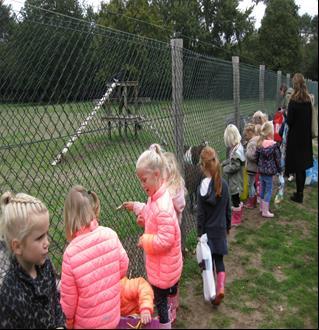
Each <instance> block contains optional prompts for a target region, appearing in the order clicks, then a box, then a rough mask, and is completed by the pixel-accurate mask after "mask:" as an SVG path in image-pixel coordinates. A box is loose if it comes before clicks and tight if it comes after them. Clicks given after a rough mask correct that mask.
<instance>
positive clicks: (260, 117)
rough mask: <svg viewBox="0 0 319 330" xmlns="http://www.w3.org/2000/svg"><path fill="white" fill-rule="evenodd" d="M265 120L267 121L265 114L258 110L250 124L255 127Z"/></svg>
mask: <svg viewBox="0 0 319 330" xmlns="http://www.w3.org/2000/svg"><path fill="white" fill-rule="evenodd" d="M267 120H268V116H267V114H265V113H263V112H261V111H260V110H258V111H256V112H255V113H254V114H253V118H252V123H253V124H255V125H256V124H258V125H262V124H264V123H265V122H266V121H267Z"/></svg>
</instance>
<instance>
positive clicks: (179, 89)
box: [171, 39, 184, 164]
mask: <svg viewBox="0 0 319 330" xmlns="http://www.w3.org/2000/svg"><path fill="white" fill-rule="evenodd" d="M171 48H172V108H173V120H174V138H175V149H176V157H177V160H178V162H179V163H180V164H182V162H183V151H184V131H183V130H184V127H183V126H184V118H183V110H182V103H183V39H171Z"/></svg>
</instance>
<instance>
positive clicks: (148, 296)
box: [121, 276, 154, 324]
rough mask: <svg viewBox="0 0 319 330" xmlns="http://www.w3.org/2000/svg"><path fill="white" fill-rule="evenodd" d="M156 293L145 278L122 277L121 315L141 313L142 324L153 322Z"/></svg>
mask: <svg viewBox="0 0 319 330" xmlns="http://www.w3.org/2000/svg"><path fill="white" fill-rule="evenodd" d="M153 300H154V293H153V289H152V287H151V286H150V284H149V283H148V282H147V281H146V280H145V279H144V278H143V277H137V278H132V279H128V278H127V277H126V276H125V277H124V278H122V279H121V316H129V315H134V314H140V316H141V322H142V324H147V323H149V322H151V319H152V314H153V312H154V308H153Z"/></svg>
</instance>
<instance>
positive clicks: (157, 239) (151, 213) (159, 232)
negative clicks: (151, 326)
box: [134, 185, 183, 289]
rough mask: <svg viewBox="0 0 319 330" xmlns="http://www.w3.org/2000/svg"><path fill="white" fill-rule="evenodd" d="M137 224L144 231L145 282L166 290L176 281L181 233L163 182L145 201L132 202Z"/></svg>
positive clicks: (179, 267) (180, 258)
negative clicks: (141, 226) (143, 228)
mask: <svg viewBox="0 0 319 330" xmlns="http://www.w3.org/2000/svg"><path fill="white" fill-rule="evenodd" d="M134 212H135V213H136V214H138V219H139V224H140V225H144V227H145V230H144V234H143V235H142V237H141V239H140V242H141V244H142V247H143V249H144V251H145V255H146V258H145V259H146V261H145V263H146V272H147V278H148V281H149V282H150V283H151V284H152V285H154V286H156V287H158V288H160V289H168V288H170V287H172V286H173V285H174V284H176V283H177V281H179V279H180V277H181V274H182V268H183V258H182V250H181V232H180V227H179V224H178V220H177V216H176V212H175V209H174V205H173V202H172V198H171V196H170V194H169V192H168V191H167V190H166V187H165V185H162V186H161V188H160V189H159V190H158V191H157V192H156V193H155V194H154V195H153V196H152V197H149V199H148V201H147V204H146V205H145V204H143V203H138V202H135V203H134Z"/></svg>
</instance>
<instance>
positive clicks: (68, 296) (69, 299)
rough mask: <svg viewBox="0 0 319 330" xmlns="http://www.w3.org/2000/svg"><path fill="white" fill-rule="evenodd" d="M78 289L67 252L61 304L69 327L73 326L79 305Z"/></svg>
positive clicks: (64, 263)
mask: <svg viewBox="0 0 319 330" xmlns="http://www.w3.org/2000/svg"><path fill="white" fill-rule="evenodd" d="M77 301H78V291H77V287H76V283H75V279H74V276H73V272H72V267H71V264H70V258H69V256H68V254H67V253H66V252H65V253H64V255H63V262H62V275H61V298H60V302H61V306H62V310H63V312H64V315H65V317H66V326H67V328H68V329H72V328H73V322H74V315H75V311H76V307H77Z"/></svg>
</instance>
